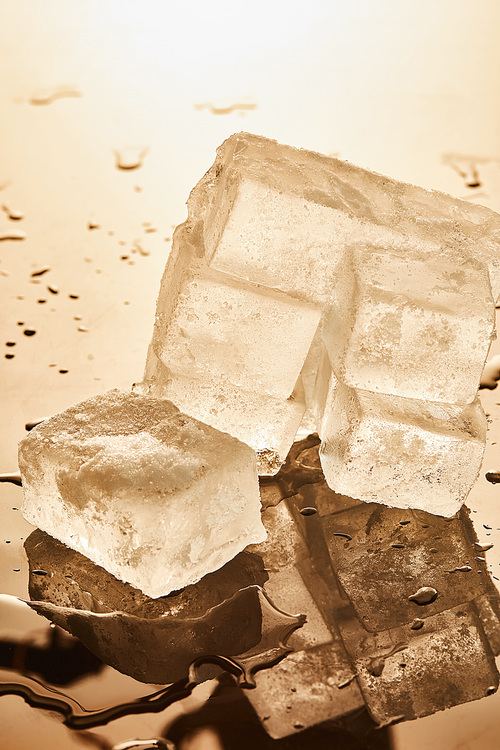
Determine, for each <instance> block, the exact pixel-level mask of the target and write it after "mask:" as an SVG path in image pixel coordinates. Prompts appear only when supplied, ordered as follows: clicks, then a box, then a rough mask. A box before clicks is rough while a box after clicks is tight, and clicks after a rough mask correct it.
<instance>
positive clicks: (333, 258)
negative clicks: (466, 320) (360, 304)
mask: <svg viewBox="0 0 500 750" xmlns="http://www.w3.org/2000/svg"><path fill="white" fill-rule="evenodd" d="M200 205H203V206H204V207H206V209H205V211H204V226H203V235H204V243H205V247H206V253H207V258H208V260H209V262H210V264H211V265H212V266H213V267H214V268H218V269H219V270H222V271H225V272H226V273H231V274H234V275H237V276H240V277H242V278H246V279H248V280H249V281H252V282H255V283H258V284H265V285H266V286H269V287H273V288H275V289H281V290H282V291H284V292H287V293H289V294H292V295H293V296H298V297H302V298H304V299H307V300H314V301H321V302H324V301H327V300H329V299H331V295H332V293H334V290H333V289H332V281H333V280H334V279H335V278H336V274H337V272H338V270H339V268H340V265H341V264H342V261H343V258H344V254H345V252H346V250H347V249H348V248H350V247H354V246H357V247H360V246H363V245H373V244H375V243H379V245H380V246H381V247H383V248H384V249H385V250H389V249H390V248H392V247H401V246H408V244H411V245H412V246H413V247H414V248H418V250H419V252H420V253H422V254H423V255H424V257H425V258H434V257H436V255H439V254H440V253H441V252H442V251H446V252H447V253H448V254H450V253H452V254H455V257H456V260H457V262H460V259H463V258H464V257H469V258H476V259H478V260H479V261H480V262H481V263H483V264H485V265H487V266H488V268H489V272H490V277H491V285H492V288H493V294H494V298H495V299H496V298H497V297H498V294H499V293H500V256H499V253H498V245H499V243H500V217H499V216H498V214H496V213H495V212H493V211H491V210H489V209H487V208H484V207H482V206H477V205H472V204H470V203H468V202H466V201H461V200H457V199H455V198H452V197H451V196H449V195H445V194H443V193H438V192H435V191H429V190H424V189H423V188H419V187H415V186H412V185H406V184H404V183H401V182H397V181H396V180H393V179H390V178H389V177H385V176H383V175H379V174H375V173H374V172H369V171H367V170H365V169H362V168H360V167H356V166H354V165H352V164H349V163H348V162H345V161H340V160H339V159H335V158H332V157H328V156H323V155H321V154H318V153H314V152H312V151H306V150H304V149H296V148H293V147H291V146H284V145H281V144H278V143H277V142H276V141H272V140H269V139H267V138H263V137H261V136H256V135H251V134H249V133H239V134H235V135H233V136H231V137H230V138H228V139H227V140H226V141H225V142H224V143H223V144H222V146H221V147H220V148H219V150H218V152H217V159H216V161H215V163H214V165H213V167H212V168H211V169H210V170H209V172H208V173H207V175H205V177H204V178H203V180H202V181H201V182H200V183H199V185H198V186H197V187H196V188H195V189H194V190H193V192H192V194H191V198H190V203H189V206H190V213H191V214H192V215H193V216H194V215H195V214H197V213H199V211H200Z"/></svg>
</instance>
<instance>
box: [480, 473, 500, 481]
mask: <svg viewBox="0 0 500 750" xmlns="http://www.w3.org/2000/svg"><path fill="white" fill-rule="evenodd" d="M484 476H485V477H486V479H487V480H488V482H491V484H498V483H500V471H487V472H486V474H485V475H484Z"/></svg>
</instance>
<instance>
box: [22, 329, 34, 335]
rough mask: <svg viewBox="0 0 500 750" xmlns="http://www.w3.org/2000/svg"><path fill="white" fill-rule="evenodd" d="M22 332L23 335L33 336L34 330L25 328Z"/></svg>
mask: <svg viewBox="0 0 500 750" xmlns="http://www.w3.org/2000/svg"><path fill="white" fill-rule="evenodd" d="M23 333H24V335H25V336H34V335H35V333H36V331H35V329H34V328H26V329H25V330H24V331H23Z"/></svg>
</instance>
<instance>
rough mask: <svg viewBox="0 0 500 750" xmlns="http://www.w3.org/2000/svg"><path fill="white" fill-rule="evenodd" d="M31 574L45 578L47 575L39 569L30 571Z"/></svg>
mask: <svg viewBox="0 0 500 750" xmlns="http://www.w3.org/2000/svg"><path fill="white" fill-rule="evenodd" d="M31 572H32V574H33V575H35V576H46V575H47V571H46V570H41V569H39V568H37V569H36V570H32V571H31Z"/></svg>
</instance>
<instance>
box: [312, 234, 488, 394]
mask: <svg viewBox="0 0 500 750" xmlns="http://www.w3.org/2000/svg"><path fill="white" fill-rule="evenodd" d="M414 255H416V254H415V253H414ZM356 256H357V264H356V266H357V268H356V282H357V287H356V295H355V302H354V308H355V312H354V324H353V327H352V331H351V333H350V334H349V336H348V343H347V346H346V348H345V356H344V357H343V359H342V354H341V356H340V357H339V347H338V331H339V327H338V325H337V323H336V321H335V320H334V321H332V323H330V322H329V321H326V322H325V326H324V328H325V330H324V333H323V339H324V341H325V344H326V348H327V351H328V354H329V356H330V360H331V362H332V366H333V369H334V371H335V373H336V374H337V376H338V377H339V378H340V380H342V381H343V382H345V383H346V384H347V385H350V386H351V387H354V388H362V389H364V390H368V391H376V392H378V393H386V394H393V395H396V396H403V397H407V398H417V399H423V400H427V401H443V402H448V403H461V404H468V403H470V402H472V401H473V400H474V398H475V396H476V393H477V389H478V387H479V381H480V378H481V373H482V371H483V367H484V362H485V360H486V356H487V354H488V349H489V346H490V343H491V340H492V337H493V332H494V304H493V299H492V296H491V291H490V284H489V278H488V269H487V268H486V267H485V266H484V265H482V264H480V263H478V262H477V261H476V260H475V259H471V260H467V259H464V260H462V261H461V262H460V263H458V262H456V261H455V262H453V259H452V258H447V256H446V253H441V254H440V255H438V257H436V258H422V257H411V256H410V257H408V256H405V255H401V254H397V253H395V252H394V251H393V250H392V251H389V250H385V251H382V252H381V251H380V250H379V249H378V248H366V247H364V248H362V249H359V250H357V251H356Z"/></svg>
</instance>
